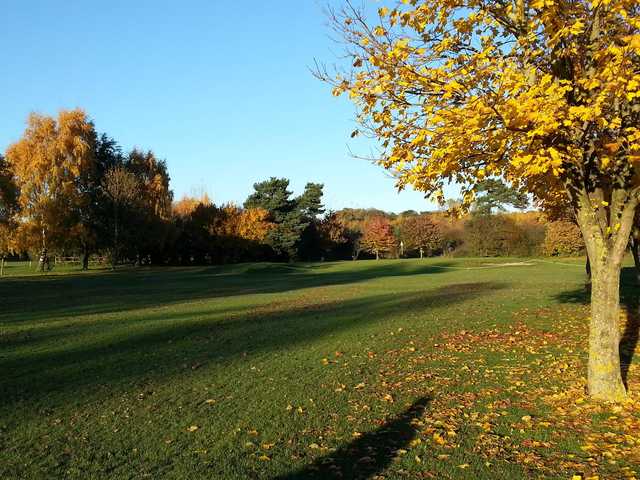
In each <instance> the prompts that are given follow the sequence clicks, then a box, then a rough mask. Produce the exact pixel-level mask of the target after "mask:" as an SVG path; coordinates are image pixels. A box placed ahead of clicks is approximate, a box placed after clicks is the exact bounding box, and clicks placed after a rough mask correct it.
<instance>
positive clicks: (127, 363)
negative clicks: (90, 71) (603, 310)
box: [0, 258, 640, 479]
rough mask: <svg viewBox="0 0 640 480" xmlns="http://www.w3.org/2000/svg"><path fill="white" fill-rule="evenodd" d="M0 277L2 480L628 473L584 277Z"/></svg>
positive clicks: (535, 265) (312, 267)
mask: <svg viewBox="0 0 640 480" xmlns="http://www.w3.org/2000/svg"><path fill="white" fill-rule="evenodd" d="M7 273H8V276H7V277H4V278H1V279H0V304H1V307H0V372H1V376H0V478H21V479H30V478H32V479H42V478H78V479H90V478H91V479H93V478H96V479H102V478H112V479H127V478H132V479H133V478H176V479H194V478H208V479H211V478H229V479H236V478H238V479H244V478H260V479H262V478H291V479H293V478H344V479H348V478H379V479H382V478H386V479H395V478H455V479H458V478H461V479H502V478H505V479H507V478H508V479H519V478H523V477H531V478H558V479H563V478H564V479H570V478H572V477H573V475H581V476H582V477H580V478H588V477H589V476H595V475H600V478H601V479H608V478H615V479H618V478H634V475H635V473H634V470H636V467H637V466H638V462H639V461H640V454H639V451H640V443H639V441H638V437H637V432H638V429H639V428H640V417H639V415H640V412H639V410H638V405H639V403H638V399H639V397H638V395H637V394H636V393H633V394H632V395H631V400H630V401H629V403H627V404H625V405H622V406H607V405H604V406H603V405H601V404H597V403H591V401H590V400H588V399H587V398H586V397H585V394H584V386H585V378H584V377H585V368H586V367H585V365H586V350H585V349H586V346H587V318H588V293H587V292H586V290H585V275H584V268H583V260H582V259H569V260H563V261H559V262H557V263H555V262H553V261H545V262H541V261H538V260H535V259H533V260H529V259H515V260H514V259H473V258H466V259H444V258H436V259H428V260H424V261H420V260H383V261H358V262H336V263H295V264H268V263H266V264H240V265H232V266H221V267H193V268H140V269H130V270H122V271H117V272H110V271H99V272H89V273H83V274H81V273H77V272H76V273H73V272H72V271H68V270H64V269H61V270H59V271H56V270H54V271H53V272H52V273H51V274H49V275H44V276H41V275H33V274H30V275H25V274H26V273H27V271H26V267H12V266H9V267H7ZM633 278H634V273H633V271H632V270H631V268H626V269H625V270H624V271H623V291H622V297H623V303H624V304H625V306H626V312H627V313H626V315H625V319H626V321H627V325H626V330H625V336H624V339H623V349H622V350H623V356H624V358H623V362H624V363H629V362H631V363H632V364H631V366H630V367H625V378H626V379H627V382H628V383H629V385H630V387H631V390H632V392H633V391H637V390H638V389H639V388H640V370H639V369H638V368H637V364H636V358H633V350H634V348H635V344H636V343H637V338H638V335H637V316H636V315H637V304H636V303H635V302H636V297H637V287H635V285H634V283H633ZM625 319H623V320H625ZM622 327H623V328H625V323H622Z"/></svg>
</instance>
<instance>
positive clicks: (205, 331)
mask: <svg viewBox="0 0 640 480" xmlns="http://www.w3.org/2000/svg"><path fill="white" fill-rule="evenodd" d="M502 288H504V285H502V284H496V283H490V282H487V283H463V284H452V285H447V286H446V287H441V288H436V289H431V290H425V291H420V292H408V293H392V294H382V295H375V296H369V297H357V298H353V299H348V300H343V301H339V300H332V301H326V300H324V301H318V302H316V303H313V302H312V303H308V304H304V305H299V306H296V305H285V307H284V308H282V309H279V308H276V309H272V310H270V309H269V307H268V306H267V310H257V311H256V310H254V309H251V308H249V309H245V310H244V311H237V312H235V313H233V314H231V313H229V312H228V311H227V312H225V313H223V314H220V312H217V311H216V310H215V309H214V308H212V307H209V308H208V309H206V310H201V311H195V312H194V311H189V312H175V313H172V314H171V318H169V319H168V318H166V313H165V314H162V313H153V314H151V315H149V316H146V317H144V318H140V319H138V320H137V323H136V324H128V323H127V322H126V321H125V320H123V325H118V324H117V323H114V324H111V325H108V326H106V327H104V328H103V326H101V325H100V324H96V325H95V326H94V327H93V329H92V330H91V331H89V332H86V331H85V332H82V333H81V334H79V333H77V335H79V336H78V337H77V338H72V339H71V340H70V341H68V342H66V343H61V342H59V340H57V342H58V343H57V344H49V345H47V346H46V348H42V346H40V347H38V348H35V349H31V350H25V349H21V350H20V351H19V353H18V352H16V353H15V354H12V355H7V354H5V355H4V356H0V371H3V372H6V374H5V375H3V378H2V379H0V393H1V395H0V407H3V406H7V405H12V404H15V403H18V402H31V401H33V402H38V403H40V402H43V403H46V404H51V403H54V404H55V403H57V402H65V401H68V398H69V395H72V396H73V397H74V398H78V397H81V396H82V395H85V396H90V395H91V394H92V393H94V394H95V393H96V392H98V391H100V390H104V389H108V390H109V391H110V392H116V391H118V390H127V389H129V388H131V386H132V384H137V383H140V382H148V381H152V380H162V381H169V380H170V379H171V378H174V377H180V376H184V375H185V374H188V372H189V371H190V370H191V369H193V368H194V367H196V368H199V367H198V366H200V365H206V364H215V365H216V366H218V367H223V366H224V365H229V364H231V363H233V362H236V361H246V360H245V359H244V357H245V356H251V355H256V354H260V355H262V354H265V353H268V354H273V353H276V352H278V351H280V350H287V349H289V348H291V347H292V346H295V345H298V344H305V343H309V342H313V341H315V340H317V339H319V338H322V337H325V336H329V335H334V334H336V333H340V332H345V331H349V330H352V329H358V328H363V327H366V326H369V325H374V324H376V323H380V322H383V321H388V320H389V319H391V318H400V319H401V318H403V317H404V316H406V315H407V314H410V313H412V312H419V313H420V314H424V313H425V312H428V311H430V310H434V309H437V308H443V307H445V308H446V307H449V306H451V305H455V304H458V303H463V302H466V301H469V300H472V299H474V298H477V297H482V296H486V295H487V294H488V293H489V292H492V291H496V290H499V289H502ZM66 328H67V327H66V325H62V326H59V327H58V329H59V330H65V329H66Z"/></svg>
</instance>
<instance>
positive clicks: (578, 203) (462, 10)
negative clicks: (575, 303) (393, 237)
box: [318, 0, 640, 400]
mask: <svg viewBox="0 0 640 480" xmlns="http://www.w3.org/2000/svg"><path fill="white" fill-rule="evenodd" d="M378 14H379V15H378V18H377V19H376V20H372V21H369V20H368V19H367V18H366V17H365V15H363V14H361V13H360V12H358V11H357V10H356V9H354V8H352V7H351V4H349V3H348V4H347V7H345V9H344V10H343V11H342V13H340V12H335V13H334V14H333V15H332V18H333V24H334V27H335V29H336V30H337V32H338V33H339V34H340V35H342V38H343V39H344V40H345V42H346V44H347V45H348V48H347V50H348V52H347V53H348V54H349V55H350V57H351V59H350V60H351V64H352V65H353V70H351V71H346V72H343V73H338V74H337V75H333V74H330V73H327V72H326V70H325V71H319V72H318V74H319V76H321V77H322V78H323V79H325V80H328V81H330V82H332V83H333V84H334V94H336V95H340V94H341V93H343V92H347V93H348V94H349V98H350V99H352V100H353V101H354V102H355V103H356V104H357V106H358V107H359V114H358V119H359V120H360V123H361V124H362V129H363V130H365V131H366V132H367V133H369V134H372V135H374V136H375V137H377V138H378V139H379V140H380V143H381V147H382V150H383V151H382V153H381V155H380V158H379V159H378V160H379V163H380V164H381V165H382V166H383V167H385V168H387V169H389V170H391V171H392V172H393V174H394V175H395V176H396V177H397V179H398V184H399V186H400V188H402V187H404V186H406V185H413V187H414V188H416V189H417V190H420V191H423V192H426V193H427V194H430V195H433V196H435V197H437V198H438V199H440V200H441V201H442V200H444V195H443V193H442V189H443V186H444V184H445V183H447V182H450V181H455V182H457V183H458V184H460V185H461V186H462V188H463V195H464V198H465V201H466V203H471V202H472V200H473V192H474V190H475V189H476V188H477V185H478V183H479V182H481V181H482V180H484V179H485V178H487V177H497V178H504V179H505V180H506V181H508V182H510V183H511V184H513V185H514V186H515V187H516V188H519V189H521V190H522V191H526V192H529V193H530V194H533V195H534V196H535V197H536V198H538V199H542V200H544V199H546V198H549V197H553V196H558V195H561V196H565V197H566V198H567V201H568V203H569V204H570V205H571V207H572V208H573V209H574V211H575V215H576V218H577V221H578V224H579V226H580V229H581V231H582V233H583V236H584V238H585V243H586V248H587V252H588V255H589V258H590V259H591V265H592V270H593V278H592V289H591V308H592V315H591V325H590V331H591V334H590V339H589V366H588V388H589V392H590V394H591V395H592V396H593V397H594V398H598V399H604V400H620V399H622V398H624V397H625V396H626V391H625V387H624V384H623V382H622V378H621V374H620V357H619V351H618V345H619V331H618V311H619V287H620V285H619V284H620V271H621V264H622V259H623V256H624V253H625V251H626V248H627V243H628V241H629V235H630V232H631V228H632V224H633V218H634V214H635V211H636V208H637V206H638V203H639V202H640V198H639V197H640V174H639V170H638V168H639V162H640V127H639V125H638V124H639V120H640V70H639V64H640V34H639V33H638V30H639V28H640V4H639V3H638V1H637V0H606V1H605V0H590V1H587V0H505V1H502V0H500V1H499V0H457V1H444V0H411V1H403V2H399V3H398V4H396V6H395V7H394V8H388V7H386V6H383V7H381V8H380V9H379V12H378Z"/></svg>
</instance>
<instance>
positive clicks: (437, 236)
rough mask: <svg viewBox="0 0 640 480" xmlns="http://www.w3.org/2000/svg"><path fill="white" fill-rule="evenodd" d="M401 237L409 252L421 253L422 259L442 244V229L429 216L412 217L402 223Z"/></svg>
mask: <svg viewBox="0 0 640 480" xmlns="http://www.w3.org/2000/svg"><path fill="white" fill-rule="evenodd" d="M400 237H401V238H402V241H403V242H404V248H405V251H407V252H416V251H417V252H419V253H420V258H423V257H424V254H425V253H426V254H427V255H431V253H432V252H433V251H435V250H437V249H438V248H440V246H441V244H442V234H441V231H440V227H439V226H438V225H437V224H436V223H434V222H433V221H432V220H431V218H429V216H428V215H419V216H410V217H407V218H404V219H403V221H402V222H401V223H400Z"/></svg>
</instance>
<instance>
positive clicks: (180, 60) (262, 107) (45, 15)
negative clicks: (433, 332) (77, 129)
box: [0, 0, 434, 212]
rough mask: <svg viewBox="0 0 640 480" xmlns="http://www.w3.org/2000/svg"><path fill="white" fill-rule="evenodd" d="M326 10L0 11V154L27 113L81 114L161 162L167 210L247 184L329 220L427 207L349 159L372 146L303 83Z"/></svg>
mask: <svg viewBox="0 0 640 480" xmlns="http://www.w3.org/2000/svg"><path fill="white" fill-rule="evenodd" d="M367 1H370V2H372V3H373V0H367ZM337 2H338V0H334V1H333V3H334V4H335V3H337ZM325 4H326V2H323V1H322V0H320V1H316V0H272V1H268V2H267V1H260V0H245V1H244V2H240V1H238V2H228V1H222V0H209V1H206V0H202V1H195V0H194V1H187V0H185V1H181V2H176V1H159V0H153V1H143V0H136V1H113V0H112V1H109V2H95V1H86V0H85V1H80V0H65V1H62V0H60V1H54V0H49V1H44V0H42V1H36V0H31V1H29V0H5V1H4V2H3V15H2V28H1V29H0V53H1V56H2V64H3V74H2V75H1V76H0V99H1V100H0V104H1V105H2V115H0V149H2V150H4V149H5V148H6V147H7V146H8V145H9V144H10V143H11V142H13V141H15V140H16V139H18V138H19V136H20V134H21V132H22V131H23V130H24V126H25V119H26V117H27V115H28V113H29V112H31V111H37V112H40V113H45V114H55V113H56V112H57V111H58V110H60V109H63V108H74V107H82V108H84V109H85V110H86V111H87V112H88V113H89V115H90V116H91V117H92V118H93V120H94V121H95V123H96V127H97V129H98V130H99V131H100V132H106V133H108V134H109V135H110V136H112V137H114V138H115V139H116V140H118V141H119V142H120V144H121V145H122V146H123V147H124V148H125V149H130V148H131V147H133V146H138V147H141V148H144V149H148V148H149V149H152V150H154V151H155V152H156V153H157V155H158V156H159V157H161V158H165V159H166V160H167V163H168V165H169V171H170V174H171V178H172V183H171V184H172V188H173V190H174V192H175V194H176V197H177V198H179V197H180V196H182V195H183V194H185V193H190V192H192V191H194V190H196V191H199V190H202V189H205V190H206V191H207V192H208V193H209V194H210V195H211V196H212V197H213V199H214V201H216V203H221V202H226V201H235V202H242V201H243V200H244V198H246V196H247V195H248V194H249V193H250V191H251V186H252V184H253V183H254V182H256V181H259V180H263V179H265V178H268V177H270V176H283V177H287V178H290V179H291V183H292V187H293V189H294V190H295V191H296V192H299V191H300V190H301V189H302V188H303V187H304V184H305V183H306V182H307V181H314V182H322V183H324V184H325V202H326V204H327V206H328V207H329V208H331V209H334V210H335V209H340V208H344V207H354V208H357V207H376V208H380V209H384V210H389V211H397V212H399V211H402V210H406V209H415V210H428V209H432V208H434V207H433V204H431V203H430V202H428V201H426V200H425V199H424V198H423V195H422V194H420V193H417V192H413V191H405V192H402V193H400V194H398V193H397V192H396V190H395V188H394V182H393V180H392V179H390V178H389V177H388V175H387V174H386V173H385V172H384V171H383V170H382V169H381V168H380V167H377V166H375V165H371V164H369V163H367V162H365V161H363V160H358V159H355V158H352V157H351V156H350V153H349V149H351V150H352V151H353V152H354V153H357V154H362V155H366V154H368V153H370V151H371V149H372V148H373V147H374V145H373V144H370V143H367V142H366V141H364V140H361V139H356V140H351V139H350V138H349V135H350V133H351V131H352V130H353V129H354V128H355V124H354V122H353V117H354V110H353V106H352V105H351V104H350V103H349V102H348V100H347V99H346V98H344V97H341V98H338V99H336V98H334V97H332V96H331V94H330V87H329V86H328V85H325V84H323V83H321V82H319V81H318V80H316V79H315V78H313V76H312V75H311V73H310V72H309V67H310V66H311V65H313V61H314V58H317V59H320V60H326V61H333V60H334V59H335V58H336V54H337V53H338V52H339V46H337V45H335V44H334V43H333V42H332V41H331V39H330V38H329V30H328V27H327V25H326V18H325V17H324V16H323V13H322V10H323V7H324V6H325ZM376 6H377V5H376Z"/></svg>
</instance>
